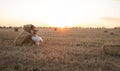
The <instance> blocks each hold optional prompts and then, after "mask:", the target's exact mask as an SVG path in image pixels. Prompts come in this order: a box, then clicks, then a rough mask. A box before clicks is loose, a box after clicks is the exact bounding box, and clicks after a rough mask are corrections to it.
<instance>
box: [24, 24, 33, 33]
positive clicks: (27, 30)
mask: <svg viewBox="0 0 120 71" xmlns="http://www.w3.org/2000/svg"><path fill="white" fill-rule="evenodd" d="M31 26H32V24H27V25H24V26H23V30H24V31H26V32H29V33H30V29H31Z"/></svg>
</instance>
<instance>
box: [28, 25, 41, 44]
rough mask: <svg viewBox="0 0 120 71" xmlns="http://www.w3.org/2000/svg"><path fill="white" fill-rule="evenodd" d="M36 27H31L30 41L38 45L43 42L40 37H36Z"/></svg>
mask: <svg viewBox="0 0 120 71" xmlns="http://www.w3.org/2000/svg"><path fill="white" fill-rule="evenodd" d="M37 31H38V30H36V27H35V26H34V25H32V26H31V30H30V33H31V35H32V40H33V41H34V42H35V44H36V45H40V42H43V39H42V37H40V36H38V35H37Z"/></svg>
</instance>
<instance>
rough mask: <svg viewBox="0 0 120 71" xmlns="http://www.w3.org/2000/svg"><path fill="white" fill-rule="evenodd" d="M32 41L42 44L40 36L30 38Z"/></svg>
mask: <svg viewBox="0 0 120 71" xmlns="http://www.w3.org/2000/svg"><path fill="white" fill-rule="evenodd" d="M32 40H33V41H35V42H43V39H42V37H40V36H37V35H36V36H32Z"/></svg>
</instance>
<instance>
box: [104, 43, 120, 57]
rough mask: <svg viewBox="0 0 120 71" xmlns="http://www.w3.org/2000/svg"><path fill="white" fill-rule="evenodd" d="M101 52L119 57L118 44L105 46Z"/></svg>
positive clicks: (119, 46)
mask: <svg viewBox="0 0 120 71" xmlns="http://www.w3.org/2000/svg"><path fill="white" fill-rule="evenodd" d="M103 51H104V53H105V54H109V55H117V56H120V44H105V45H104V46H103Z"/></svg>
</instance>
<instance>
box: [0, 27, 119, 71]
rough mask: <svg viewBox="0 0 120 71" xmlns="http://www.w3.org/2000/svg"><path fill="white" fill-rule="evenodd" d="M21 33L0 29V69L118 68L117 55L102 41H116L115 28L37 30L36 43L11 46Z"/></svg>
mask: <svg viewBox="0 0 120 71" xmlns="http://www.w3.org/2000/svg"><path fill="white" fill-rule="evenodd" d="M20 32H21V30H19V32H15V31H14V30H13V29H0V71H120V57H119V56H111V55H106V54H104V52H103V49H102V47H103V45H104V44H105V43H111V44H114V43H120V38H119V37H120V30H119V29H85V28H84V29H80V28H79V29H78V28H72V29H64V30H63V29H58V30H56V31H55V30H54V29H45V28H44V29H39V32H38V35H39V36H41V37H42V38H43V40H44V42H43V43H42V44H41V45H40V46H35V45H32V46H13V44H12V41H13V40H14V39H15V37H16V36H17V35H18V34H19V33H20Z"/></svg>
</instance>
